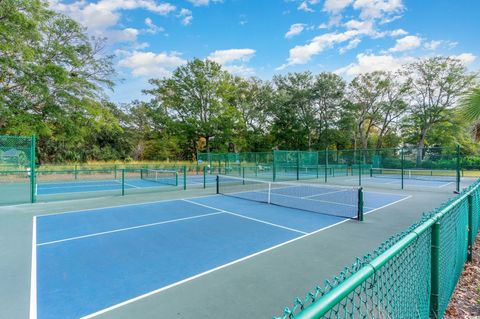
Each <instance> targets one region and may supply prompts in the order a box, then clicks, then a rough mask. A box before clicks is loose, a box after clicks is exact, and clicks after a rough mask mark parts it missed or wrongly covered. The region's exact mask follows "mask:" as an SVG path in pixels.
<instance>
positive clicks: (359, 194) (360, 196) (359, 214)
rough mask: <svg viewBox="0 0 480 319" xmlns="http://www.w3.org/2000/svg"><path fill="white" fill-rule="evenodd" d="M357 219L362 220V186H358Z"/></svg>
mask: <svg viewBox="0 0 480 319" xmlns="http://www.w3.org/2000/svg"><path fill="white" fill-rule="evenodd" d="M358 220H359V221H361V222H362V221H363V188H362V187H359V188H358Z"/></svg>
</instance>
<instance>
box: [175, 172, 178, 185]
mask: <svg viewBox="0 0 480 319" xmlns="http://www.w3.org/2000/svg"><path fill="white" fill-rule="evenodd" d="M175 186H178V172H177V171H175Z"/></svg>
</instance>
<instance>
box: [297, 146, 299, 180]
mask: <svg viewBox="0 0 480 319" xmlns="http://www.w3.org/2000/svg"><path fill="white" fill-rule="evenodd" d="M298 180H300V151H297V181H298Z"/></svg>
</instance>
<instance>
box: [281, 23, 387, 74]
mask: <svg viewBox="0 0 480 319" xmlns="http://www.w3.org/2000/svg"><path fill="white" fill-rule="evenodd" d="M347 24H348V25H349V26H350V27H351V28H352V29H349V30H347V31H345V32H331V33H325V34H322V35H319V36H317V37H315V38H313V39H312V40H311V41H310V42H309V43H307V44H305V45H297V46H295V47H294V48H292V49H290V51H289V57H288V59H287V63H285V64H283V65H281V66H280V67H278V68H277V70H283V69H285V68H286V67H288V66H291V65H298V64H306V63H308V62H309V61H310V59H311V58H312V57H313V56H315V55H317V54H320V53H321V52H323V51H324V50H326V49H330V48H332V47H333V46H334V45H336V44H340V43H343V42H347V41H350V40H353V39H354V38H358V37H359V36H362V35H369V36H372V37H379V36H381V35H380V34H379V33H378V32H376V31H375V30H373V24H371V22H358V21H354V20H352V21H350V22H347ZM355 42H356V41H355ZM355 42H354V43H352V45H354V44H355Z"/></svg>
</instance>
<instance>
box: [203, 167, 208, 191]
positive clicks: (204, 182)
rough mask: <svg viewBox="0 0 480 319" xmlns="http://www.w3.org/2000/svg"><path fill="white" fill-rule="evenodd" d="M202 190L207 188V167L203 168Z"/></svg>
mask: <svg viewBox="0 0 480 319" xmlns="http://www.w3.org/2000/svg"><path fill="white" fill-rule="evenodd" d="M203 188H207V167H206V166H204V167H203Z"/></svg>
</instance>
